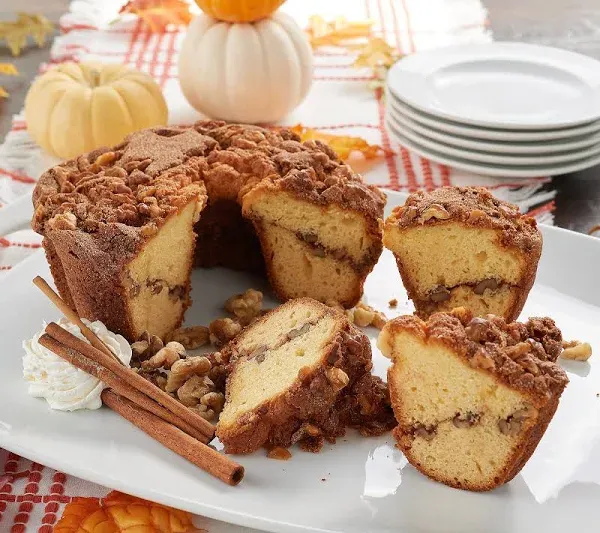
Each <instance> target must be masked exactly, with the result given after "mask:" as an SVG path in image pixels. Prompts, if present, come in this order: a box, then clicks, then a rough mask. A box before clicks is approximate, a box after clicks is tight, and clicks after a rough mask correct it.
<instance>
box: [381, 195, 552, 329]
mask: <svg viewBox="0 0 600 533" xmlns="http://www.w3.org/2000/svg"><path fill="white" fill-rule="evenodd" d="M384 244H385V246H386V247H387V248H389V249H390V250H391V251H392V252H393V253H394V255H395V256H396V261H397V263H398V269H399V271H400V275H401V277H402V281H403V283H404V286H405V287H406V291H407V292H408V296H409V297H410V299H411V300H412V301H413V303H414V305H415V309H416V311H417V314H418V315H419V316H420V317H421V318H427V317H428V316H429V315H430V314H431V313H433V312H436V311H450V310H452V309H454V308H455V307H461V306H462V307H466V308H468V309H470V310H471V311H472V312H473V314H474V315H476V316H484V315H486V314H488V313H492V314H494V315H498V316H502V317H504V318H505V319H506V320H509V321H511V320H515V319H516V318H517V317H518V316H519V313H520V312H521V310H522V309H523V305H524V304H525V300H526V299H527V295H528V294H529V290H530V289H531V286H532V285H533V282H534V280H535V274H536V270H537V265H538V261H539V259H540V254H541V251H542V235H541V233H540V231H539V230H538V228H537V225H536V222H535V219H533V218H530V217H527V216H523V215H521V214H520V213H519V209H518V208H517V207H516V206H514V205H512V204H509V203H507V202H503V201H501V200H498V199H496V198H494V197H493V196H492V195H491V194H490V193H489V192H488V191H487V190H486V189H483V188H481V187H443V188H440V189H436V190H435V191H432V192H429V193H428V192H424V191H419V192H416V193H414V194H411V195H410V196H409V197H408V199H407V200H406V203H405V205H404V206H402V207H397V208H396V209H394V211H393V212H392V214H391V215H390V217H389V218H388V219H387V220H386V222H385V228H384Z"/></svg>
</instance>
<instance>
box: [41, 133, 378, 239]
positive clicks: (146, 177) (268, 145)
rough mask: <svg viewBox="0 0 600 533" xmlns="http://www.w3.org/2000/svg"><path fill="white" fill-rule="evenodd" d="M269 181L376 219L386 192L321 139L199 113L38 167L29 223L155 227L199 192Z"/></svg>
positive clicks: (238, 191) (236, 195)
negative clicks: (200, 117) (190, 121)
mask: <svg viewBox="0 0 600 533" xmlns="http://www.w3.org/2000/svg"><path fill="white" fill-rule="evenodd" d="M263 180H267V182H268V183H272V184H273V185H274V186H276V187H279V188H280V189H281V190H287V191H290V192H292V193H294V194H296V195H298V196H300V197H304V198H306V199H308V200H310V201H313V202H315V203H321V204H328V203H335V204H338V205H340V206H341V207H343V208H346V209H352V210H356V211H359V212H361V213H364V214H365V215H367V216H371V217H375V218H377V217H381V216H382V214H383V206H384V203H385V197H384V195H383V194H382V193H381V192H380V191H379V190H378V189H377V188H375V187H371V186H368V185H365V184H364V183H363V182H362V180H361V178H360V177H359V176H358V175H357V174H355V173H354V172H353V171H352V170H351V169H350V167H348V166H347V165H344V164H343V163H342V162H341V161H340V160H339V158H338V157H337V156H336V155H335V153H334V152H333V151H332V150H331V149H330V148H329V147H328V146H326V145H324V144H322V143H320V142H318V141H308V142H305V143H301V142H300V138H299V137H298V136H297V135H295V134H294V133H292V132H290V131H288V130H280V131H274V130H268V129H264V128H260V127H257V126H246V125H237V124H229V125H227V124H225V123H224V122H218V121H202V122H198V123H196V124H195V125H194V126H193V127H192V128H178V127H165V128H156V129H149V130H143V131H140V132H136V133H133V134H131V135H130V136H129V137H127V139H125V141H124V142H123V143H122V144H120V145H118V146H115V147H114V148H112V149H108V148H100V149H98V150H94V151H93V152H90V153H88V154H85V155H82V156H80V157H78V158H75V159H72V160H70V161H67V162H65V163H63V164H61V165H59V166H57V167H54V168H52V169H50V170H48V171H47V172H45V173H44V174H43V175H42V177H41V178H40V180H39V182H38V185H37V187H36V189H35V191H34V196H33V199H34V206H35V215H34V220H33V227H34V229H35V230H36V231H37V232H39V233H42V234H43V233H44V232H45V230H46V229H47V225H48V227H49V228H50V229H70V230H74V229H78V230H81V231H84V232H88V233H91V232H95V231H97V229H98V226H99V224H104V223H115V222H116V223H121V224H124V225H126V226H133V227H143V226H147V225H156V226H158V225H160V224H161V223H162V221H164V219H166V218H167V217H168V216H169V215H170V214H171V213H172V212H173V211H175V210H177V209H178V207H180V206H182V205H185V204H186V203H188V202H189V201H191V200H192V199H193V198H195V197H197V198H199V199H201V197H202V196H203V195H204V194H205V187H206V190H207V191H208V196H209V197H210V198H211V199H212V198H214V199H230V200H237V201H240V200H241V198H242V197H243V195H244V194H245V192H247V191H248V190H249V189H250V188H252V187H253V186H255V185H256V184H258V183H259V182H261V181H263Z"/></svg>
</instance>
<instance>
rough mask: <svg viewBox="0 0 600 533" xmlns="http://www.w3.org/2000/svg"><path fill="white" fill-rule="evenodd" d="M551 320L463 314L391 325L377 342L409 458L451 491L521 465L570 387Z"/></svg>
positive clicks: (506, 474)
mask: <svg viewBox="0 0 600 533" xmlns="http://www.w3.org/2000/svg"><path fill="white" fill-rule="evenodd" d="M561 341H562V337H561V333H560V331H559V330H558V328H556V326H555V325H554V322H553V321H552V320H551V319H549V318H542V319H536V318H533V319H530V320H529V321H528V322H526V323H524V324H522V323H518V322H513V323H507V322H506V321H504V320H503V319H502V318H500V317H495V316H491V315H489V316H487V317H485V318H479V317H476V318H473V317H472V315H471V313H470V312H468V311H467V310H466V309H464V308H462V309H456V310H454V311H452V312H450V313H435V314H433V315H432V316H431V317H430V318H429V320H428V321H427V322H424V321H423V320H421V319H420V318H418V317H416V316H402V317H399V318H396V319H394V320H391V321H390V322H388V323H387V324H386V326H385V327H384V328H383V330H382V332H381V334H380V336H379V341H378V345H379V348H380V349H381V351H382V352H383V354H384V355H386V356H388V357H390V358H391V359H392V366H391V367H390V369H389V371H388V385H389V389H390V397H391V401H392V407H393V408H394V413H395V416H396V420H397V421H398V426H397V427H396V429H395V430H394V436H395V438H396V440H397V442H398V446H399V448H400V449H401V450H402V451H403V452H404V454H405V455H406V457H407V459H408V461H409V462H410V463H411V464H412V465H413V466H414V467H415V468H417V469H418V470H420V471H421V472H422V473H423V474H425V475H426V476H428V477H430V478H432V479H434V480H436V481H440V482H441V483H445V484H446V485H450V486H451V487H456V488H461V489H467V490H474V491H485V490H490V489H493V488H495V487H498V486H499V485H502V484H503V483H506V482H508V481H510V480H511V479H512V478H513V477H514V476H515V475H517V474H518V473H519V471H520V470H521V468H523V466H524V465H525V463H526V462H527V460H528V459H529V457H530V456H531V454H532V453H533V451H534V450H535V448H536V446H537V444H538V442H539V441H540V439H541V438H542V436H543V435H544V432H545V430H546V428H547V426H548V424H549V422H550V420H551V419H552V416H553V415H554V412H555V411H556V408H557V406H558V401H559V398H560V396H561V394H562V392H563V389H564V388H565V386H566V385H567V383H568V379H567V376H566V374H565V372H564V371H563V370H562V369H561V367H560V366H559V365H557V364H556V363H555V360H556V358H557V357H558V355H559V354H560V352H561V350H562V343H561Z"/></svg>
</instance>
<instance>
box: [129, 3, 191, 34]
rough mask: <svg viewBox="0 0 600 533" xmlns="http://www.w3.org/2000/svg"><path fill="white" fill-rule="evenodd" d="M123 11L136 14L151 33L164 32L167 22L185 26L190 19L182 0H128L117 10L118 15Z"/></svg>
mask: <svg viewBox="0 0 600 533" xmlns="http://www.w3.org/2000/svg"><path fill="white" fill-rule="evenodd" d="M125 13H131V14H134V15H137V16H138V17H139V18H140V19H141V20H143V21H144V23H145V24H146V26H148V28H149V29H150V31H151V32H153V33H164V32H165V31H166V29H167V26H168V25H169V24H174V25H176V26H187V25H188V24H189V23H190V21H191V20H192V14H191V13H190V6H189V5H188V4H187V3H186V2H185V1H184V0H129V2H127V3H126V4H125V5H124V6H123V7H122V8H121V9H120V10H119V15H123V14H125Z"/></svg>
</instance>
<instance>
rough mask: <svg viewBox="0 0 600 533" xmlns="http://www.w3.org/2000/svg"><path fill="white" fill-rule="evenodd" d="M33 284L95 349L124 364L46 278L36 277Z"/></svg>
mask: <svg viewBox="0 0 600 533" xmlns="http://www.w3.org/2000/svg"><path fill="white" fill-rule="evenodd" d="M33 284H34V285H35V286H36V287H38V288H39V289H40V290H41V291H42V292H43V293H44V294H45V295H46V296H47V297H48V298H49V299H50V301H52V303H53V304H54V305H55V306H56V307H58V309H59V310H60V311H61V312H62V314H63V315H65V316H66V317H67V318H68V319H69V320H70V321H71V322H73V324H75V325H77V327H79V329H80V331H81V333H82V334H83V336H84V337H85V338H86V339H87V340H88V341H90V344H91V345H92V346H93V347H94V348H97V349H98V350H100V351H102V352H104V353H105V354H106V355H109V356H110V357H111V358H112V359H114V360H115V361H118V362H119V364H121V365H122V364H123V363H122V362H121V361H120V359H119V358H118V357H117V356H116V355H115V354H114V353H112V352H111V351H110V349H109V348H108V346H106V344H104V343H103V342H102V341H101V340H100V338H99V337H98V336H97V335H96V334H95V333H94V332H93V331H92V330H91V329H90V328H88V327H87V326H86V325H85V324H84V323H83V321H82V320H81V318H79V315H78V314H77V313H76V312H75V311H73V309H71V308H70V307H69V306H68V305H67V304H66V303H65V301H64V300H63V299H62V298H61V297H60V296H59V295H58V294H57V293H56V292H55V291H54V290H53V289H52V287H50V285H48V283H47V281H46V280H45V279H44V278H42V277H41V276H36V277H35V278H33Z"/></svg>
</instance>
